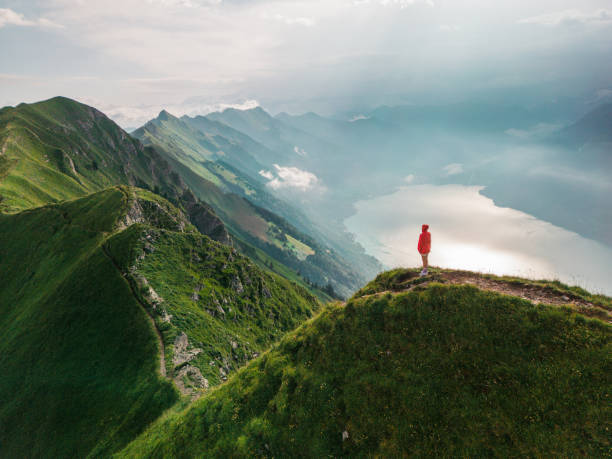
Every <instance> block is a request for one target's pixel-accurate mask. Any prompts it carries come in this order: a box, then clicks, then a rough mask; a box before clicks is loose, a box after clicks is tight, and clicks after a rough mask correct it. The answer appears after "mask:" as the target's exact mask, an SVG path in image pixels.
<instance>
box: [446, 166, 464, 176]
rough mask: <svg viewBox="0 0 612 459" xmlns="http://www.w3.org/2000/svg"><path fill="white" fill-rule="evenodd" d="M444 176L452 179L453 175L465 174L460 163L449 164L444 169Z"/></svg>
mask: <svg viewBox="0 0 612 459" xmlns="http://www.w3.org/2000/svg"><path fill="white" fill-rule="evenodd" d="M442 170H443V171H444V175H445V176H447V177H450V176H451V175H457V174H461V173H463V165H462V164H459V163H452V164H447V165H446V166H444V167H443V168H442Z"/></svg>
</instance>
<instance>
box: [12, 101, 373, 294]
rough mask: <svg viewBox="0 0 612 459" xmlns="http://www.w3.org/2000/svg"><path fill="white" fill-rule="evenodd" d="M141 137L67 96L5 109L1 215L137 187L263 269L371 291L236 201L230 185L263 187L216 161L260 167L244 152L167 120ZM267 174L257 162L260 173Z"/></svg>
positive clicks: (283, 226)
mask: <svg viewBox="0 0 612 459" xmlns="http://www.w3.org/2000/svg"><path fill="white" fill-rule="evenodd" d="M139 134H140V135H141V136H143V140H145V141H147V142H148V143H150V144H151V145H149V146H143V144H142V143H141V142H140V141H139V140H138V139H136V138H134V137H131V136H130V135H128V134H127V133H126V132H125V131H123V130H122V129H121V128H120V127H119V126H117V125H116V124H115V123H114V122H113V121H111V120H110V119H108V118H107V117H106V116H105V115H104V114H103V113H101V112H99V111H98V110H96V109H95V108H92V107H88V106H87V105H84V104H80V103H78V102H75V101H73V100H70V99H67V98H62V97H57V98H54V99H50V100H48V101H44V102H40V103H37V104H21V105H19V106H18V107H15V108H12V107H7V108H5V109H3V110H2V112H1V113H0V145H1V149H0V151H1V152H2V154H1V155H0V210H2V211H4V212H14V211H18V210H22V209H25V208H28V207H33V206H39V205H43V204H46V203H49V202H57V201H59V200H63V199H70V198H75V197H78V196H84V195H86V194H88V193H91V192H94V191H98V190H101V189H104V188H105V187H108V186H112V185H117V184H126V185H135V186H139V187H143V188H146V189H149V190H151V191H154V192H155V193H157V194H160V195H163V196H165V197H167V198H168V199H170V200H171V201H172V202H173V203H174V204H176V205H177V206H179V207H182V208H183V209H184V210H185V211H186V212H188V213H189V217H190V218H191V219H192V221H193V222H194V223H195V224H196V225H197V226H198V229H199V230H200V231H201V232H202V233H205V234H207V235H209V236H211V237H214V238H215V239H217V240H219V241H221V242H223V243H229V242H230V238H229V235H228V231H227V230H226V226H227V229H229V231H230V232H231V233H232V234H233V236H235V238H237V239H239V240H236V241H235V242H236V247H238V248H240V249H241V250H243V251H245V250H248V251H250V253H251V255H252V256H253V257H254V259H255V261H257V262H258V263H259V264H260V266H264V265H265V266H268V267H270V266H271V267H272V268H273V269H274V270H275V271H276V272H279V273H282V274H283V275H284V276H286V277H288V278H290V279H291V280H294V281H297V282H299V283H301V284H302V285H307V283H311V284H312V285H314V286H319V287H323V286H326V285H327V284H331V285H333V286H334V288H335V290H336V291H337V292H338V293H339V294H341V295H343V296H348V295H349V294H350V293H351V292H352V291H354V289H356V288H357V287H358V286H359V285H360V284H361V283H362V282H363V280H364V278H365V277H364V276H363V275H362V274H360V273H358V272H356V270H354V269H353V268H352V267H350V266H349V264H348V263H346V262H342V261H337V260H336V259H335V257H334V255H333V254H331V253H328V252H326V247H323V246H320V245H319V244H318V243H317V242H316V241H315V240H314V239H312V238H311V237H308V236H306V235H305V234H304V233H303V232H301V231H298V230H297V229H295V227H294V226H293V225H291V224H289V223H288V222H286V221H284V220H283V219H278V221H277V222H275V221H273V220H274V218H272V217H271V216H270V215H269V212H264V211H261V210H259V208H258V207H257V206H255V205H253V204H251V203H250V202H249V201H247V200H245V199H244V197H242V196H239V195H237V194H234V193H231V192H230V191H238V190H242V189H241V188H240V185H236V187H235V188H232V186H228V184H230V183H232V182H234V180H235V182H236V183H240V184H242V185H244V186H245V188H246V190H247V191H245V194H247V195H248V189H249V187H251V188H252V187H253V186H256V185H257V183H256V182H254V181H253V180H252V179H251V178H250V177H248V176H245V173H244V172H239V171H238V170H237V169H232V168H231V166H229V165H228V164H227V163H226V165H225V166H224V165H223V164H224V163H222V162H217V161H215V159H220V157H223V159H225V160H228V159H230V160H231V161H232V162H234V163H236V164H238V165H239V166H241V167H245V168H247V165H251V166H253V164H254V161H255V160H254V159H253V157H252V156H250V155H249V153H248V152H246V151H245V150H243V149H241V147H240V146H236V148H235V149H233V150H231V152H232V153H231V154H230V153H229V152H230V150H229V149H228V153H227V154H224V153H222V151H221V150H220V149H219V147H218V146H217V145H216V144H215V143H214V142H213V141H210V139H209V137H208V136H206V135H205V134H202V133H201V132H200V131H196V130H193V129H192V128H190V127H189V125H187V124H186V123H184V122H183V121H181V120H179V119H177V118H175V117H172V116H171V115H170V114H168V113H167V112H162V113H161V116H160V119H159V120H158V121H156V122H155V123H153V122H152V123H149V124H148V125H147V126H146V129H145V128H142V129H141V130H139ZM212 137H214V136H211V138H212ZM152 140H155V141H154V142H153V141H152ZM213 140H214V138H213ZM217 141H218V139H217ZM166 148H168V149H169V150H170V151H167V150H166ZM207 155H209V156H208V158H207ZM259 167H260V166H259V165H257V164H256V163H255V166H253V167H252V169H251V171H254V170H257V169H258V168H259ZM211 170H212V171H214V172H215V173H216V174H217V175H215V174H213V173H212V172H211ZM232 170H235V173H234V172H232ZM219 177H221V178H222V180H221V179H220V178H219ZM208 178H210V179H213V180H216V181H217V183H218V185H219V186H221V187H222V188H220V187H219V186H218V185H216V184H215V183H213V181H211V180H208ZM258 186H260V187H261V186H262V185H258ZM223 188H225V189H223ZM209 204H210V205H209ZM211 206H212V207H211ZM213 209H214V210H213ZM217 215H218V216H217ZM219 217H220V218H221V219H219ZM254 246H255V247H257V248H259V249H262V250H263V252H261V251H259V252H258V251H257V250H256V249H255V247H254ZM256 255H257V256H256ZM298 271H299V273H300V275H298V274H297V273H298ZM319 292H320V291H319ZM320 294H321V295H323V296H322V297H325V295H324V294H322V293H320Z"/></svg>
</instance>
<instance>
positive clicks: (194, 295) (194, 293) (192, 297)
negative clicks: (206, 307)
mask: <svg viewBox="0 0 612 459" xmlns="http://www.w3.org/2000/svg"><path fill="white" fill-rule="evenodd" d="M191 300H192V301H199V300H200V295H198V294H197V293H196V292H193V293H192V294H191Z"/></svg>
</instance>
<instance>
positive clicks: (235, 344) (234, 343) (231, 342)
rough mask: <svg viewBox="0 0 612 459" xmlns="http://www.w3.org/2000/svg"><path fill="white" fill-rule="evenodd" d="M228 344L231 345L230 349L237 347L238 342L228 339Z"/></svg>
mask: <svg viewBox="0 0 612 459" xmlns="http://www.w3.org/2000/svg"><path fill="white" fill-rule="evenodd" d="M230 344H231V345H232V349H238V343H237V342H236V341H230Z"/></svg>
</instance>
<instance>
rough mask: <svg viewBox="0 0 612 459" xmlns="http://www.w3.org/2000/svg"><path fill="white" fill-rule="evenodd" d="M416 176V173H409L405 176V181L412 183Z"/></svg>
mask: <svg viewBox="0 0 612 459" xmlns="http://www.w3.org/2000/svg"><path fill="white" fill-rule="evenodd" d="M415 178H416V177H415V175H414V174H409V175H407V176H406V177H404V182H406V183H412V182H414V179H415Z"/></svg>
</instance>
